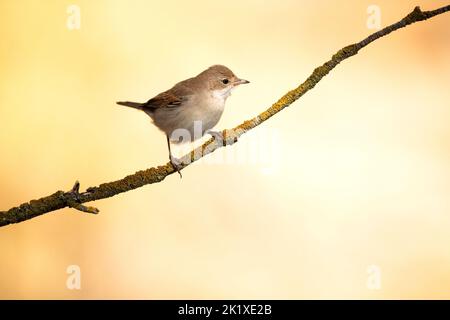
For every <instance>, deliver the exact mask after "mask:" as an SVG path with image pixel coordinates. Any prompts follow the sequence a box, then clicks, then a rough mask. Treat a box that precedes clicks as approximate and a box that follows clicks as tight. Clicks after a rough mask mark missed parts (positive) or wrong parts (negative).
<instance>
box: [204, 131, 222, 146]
mask: <svg viewBox="0 0 450 320" xmlns="http://www.w3.org/2000/svg"><path fill="white" fill-rule="evenodd" d="M206 133H207V134H209V135H211V136H212V137H213V138H214V140H215V141H218V142H219V143H222V144H223V142H224V139H223V133H222V131H213V130H208V131H206Z"/></svg>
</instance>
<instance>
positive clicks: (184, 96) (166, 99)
mask: <svg viewBox="0 0 450 320" xmlns="http://www.w3.org/2000/svg"><path fill="white" fill-rule="evenodd" d="M193 93H194V92H193V90H192V89H190V88H188V87H187V86H185V85H184V84H183V83H182V82H180V83H179V84H177V85H175V86H174V87H173V88H172V89H170V90H167V91H165V92H162V93H160V94H158V95H157V96H156V97H154V98H151V99H150V100H148V101H147V102H146V103H145V104H144V105H143V106H142V107H143V109H144V110H145V109H147V110H150V111H154V110H156V109H159V108H177V107H179V106H181V105H182V103H183V102H185V101H186V100H188V99H189V97H190V96H192V95H193Z"/></svg>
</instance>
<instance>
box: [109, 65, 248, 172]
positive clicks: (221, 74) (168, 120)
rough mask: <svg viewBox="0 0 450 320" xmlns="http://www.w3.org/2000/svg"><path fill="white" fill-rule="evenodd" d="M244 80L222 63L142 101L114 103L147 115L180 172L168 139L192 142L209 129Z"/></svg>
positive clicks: (175, 141)
mask: <svg viewBox="0 0 450 320" xmlns="http://www.w3.org/2000/svg"><path fill="white" fill-rule="evenodd" d="M244 83H249V82H248V81H247V80H243V79H239V78H238V77H236V76H235V74H234V73H233V72H232V71H231V70H230V69H228V68H227V67H225V66H222V65H214V66H211V67H209V68H208V69H206V70H205V71H203V72H201V73H200V74H198V75H197V76H195V77H193V78H189V79H187V80H184V81H181V82H179V83H177V84H176V85H175V86H173V87H172V88H171V89H169V90H167V91H164V92H162V93H160V94H158V95H157V96H155V97H154V98H151V99H150V100H148V101H147V102H145V103H139V102H130V101H121V102H117V104H119V105H123V106H127V107H132V108H135V109H139V110H142V111H144V112H145V113H146V114H147V115H149V116H150V118H151V119H152V120H153V123H154V124H155V125H156V126H157V127H158V128H159V129H160V130H161V131H163V132H164V133H165V134H166V137H167V145H168V148H169V159H170V161H171V163H172V165H173V166H174V167H175V169H177V171H178V172H179V168H178V163H177V161H174V160H176V159H174V157H172V153H171V148H170V144H171V142H172V143H180V142H188V141H194V140H196V139H199V138H201V137H202V136H203V135H204V134H205V133H208V132H210V129H211V128H213V127H214V126H215V125H216V124H217V123H218V122H219V120H220V117H221V116H222V113H223V111H224V107H225V102H226V100H227V98H228V97H229V96H230V95H231V92H232V91H233V90H234V89H235V88H236V87H237V86H238V85H240V84H244ZM215 134H216V133H215ZM180 175H181V173H180Z"/></svg>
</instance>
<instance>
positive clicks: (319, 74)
mask: <svg viewBox="0 0 450 320" xmlns="http://www.w3.org/2000/svg"><path fill="white" fill-rule="evenodd" d="M447 11H450V5H447V6H444V7H442V8H439V9H436V10H432V11H421V10H420V8H419V7H416V8H415V9H414V10H413V11H412V12H411V13H409V14H408V15H407V16H406V17H404V18H403V19H401V20H400V21H398V22H396V23H394V24H392V25H390V26H387V27H385V28H383V29H381V30H379V31H377V32H375V33H373V34H371V35H370V36H368V37H367V38H366V39H364V40H362V41H360V42H358V43H354V44H351V45H349V46H346V47H344V48H342V49H341V50H339V51H338V52H337V53H336V54H334V55H333V56H332V58H331V60H329V61H327V62H325V63H324V64H323V65H322V66H320V67H318V68H316V69H315V70H314V72H313V73H312V74H311V75H310V76H309V77H308V78H307V79H306V80H305V82H303V83H302V84H301V85H300V86H298V87H297V88H295V89H294V90H291V91H289V92H288V93H286V94H285V95H284V96H282V97H281V98H280V99H279V100H278V101H277V102H275V103H274V104H273V105H272V106H271V107H270V108H268V109H267V110H266V111H264V112H262V113H261V114H259V115H258V116H256V117H255V118H253V119H250V120H247V121H244V122H243V123H242V124H240V125H238V126H237V127H235V128H233V129H229V130H224V131H223V132H222V135H223V137H224V139H223V140H221V139H218V138H211V139H209V140H208V141H206V142H205V143H204V144H203V145H201V146H200V147H198V148H195V149H193V150H192V151H191V152H189V153H188V154H186V155H185V156H184V157H182V165H181V167H182V168H184V167H186V166H188V165H189V164H191V163H193V162H194V161H196V160H198V159H200V158H201V157H204V156H206V155H207V154H209V153H211V152H214V151H215V150H217V149H219V148H221V147H223V146H227V145H232V144H234V143H235V142H237V140H238V138H239V137H240V136H242V135H243V134H244V133H246V132H247V131H249V130H251V129H253V128H255V127H256V126H258V125H260V124H261V123H263V122H264V121H266V120H268V119H269V118H271V117H272V116H274V115H275V114H277V113H278V112H280V111H281V110H283V109H284V108H286V107H288V106H290V105H291V104H292V103H293V102H295V101H296V100H297V99H299V98H300V97H301V96H303V95H304V94H305V93H306V92H308V91H309V90H311V89H312V88H314V86H315V85H316V84H317V83H318V82H319V81H320V80H321V79H322V78H323V77H324V76H326V75H327V74H328V73H329V72H330V71H331V70H333V69H334V67H336V66H337V65H338V64H339V63H340V62H341V61H343V60H345V59H347V58H349V57H351V56H353V55H356V54H357V53H358V51H359V50H360V49H362V48H364V47H365V46H367V45H368V44H369V43H371V42H373V41H375V40H376V39H379V38H381V37H383V36H386V35H388V34H389V33H391V32H393V31H395V30H398V29H400V28H403V27H406V26H408V25H410V24H412V23H415V22H418V21H422V20H427V19H429V18H432V17H434V16H436V15H439V14H442V13H444V12H447ZM174 172H176V170H175V169H174V167H173V166H172V164H170V162H169V163H167V164H165V165H162V166H159V167H153V168H150V169H146V170H143V171H138V172H136V173H134V174H132V175H129V176H126V177H125V178H123V179H120V180H117V181H113V182H108V183H103V184H101V185H99V186H97V187H92V188H88V189H87V190H86V191H85V192H82V193H79V191H78V190H79V183H78V182H76V183H75V185H74V187H73V188H72V190H71V191H68V192H64V191H57V192H55V193H54V194H52V195H50V196H47V197H44V198H40V199H38V200H31V201H30V202H27V203H24V204H22V205H20V206H19V207H14V208H11V209H9V210H8V211H3V212H0V227H2V226H6V225H9V224H12V223H18V222H22V221H25V220H29V219H31V218H34V217H37V216H40V215H42V214H45V213H48V212H52V211H55V210H58V209H62V208H65V207H71V208H75V209H77V210H80V211H83V212H88V213H94V214H95V213H98V209H96V208H93V207H87V206H84V205H83V203H85V202H90V201H95V200H100V199H105V198H109V197H112V196H115V195H117V194H119V193H122V192H127V191H130V190H133V189H137V188H140V187H142V186H144V185H147V184H152V183H157V182H161V181H163V180H164V179H165V178H166V177H167V176H168V175H170V174H172V173H174Z"/></svg>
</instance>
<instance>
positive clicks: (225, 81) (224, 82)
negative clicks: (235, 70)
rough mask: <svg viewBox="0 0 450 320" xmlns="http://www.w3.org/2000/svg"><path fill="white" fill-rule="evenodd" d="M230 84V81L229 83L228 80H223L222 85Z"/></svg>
mask: <svg viewBox="0 0 450 320" xmlns="http://www.w3.org/2000/svg"><path fill="white" fill-rule="evenodd" d="M228 82H230V81H228V79H223V80H222V83H223V84H227V83H228Z"/></svg>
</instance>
